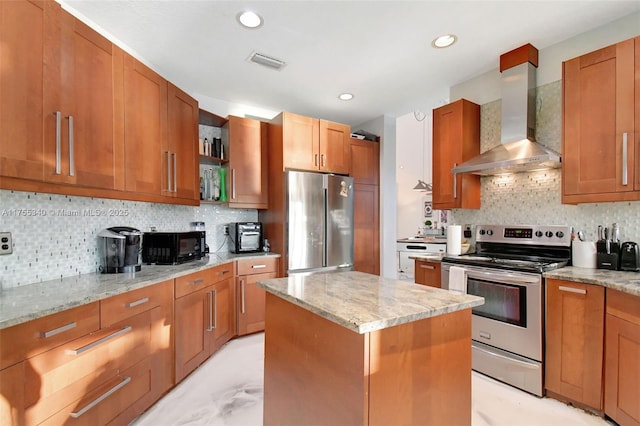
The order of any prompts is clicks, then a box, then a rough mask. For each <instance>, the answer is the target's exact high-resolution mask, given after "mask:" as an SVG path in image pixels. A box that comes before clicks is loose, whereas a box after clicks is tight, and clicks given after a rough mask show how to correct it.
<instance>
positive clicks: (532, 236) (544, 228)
mask: <svg viewBox="0 0 640 426" xmlns="http://www.w3.org/2000/svg"><path fill="white" fill-rule="evenodd" d="M476 241H477V242H485V243H507V244H535V245H545V246H566V247H568V246H570V245H571V227H570V226H566V225H479V226H478V227H477V228H476Z"/></svg>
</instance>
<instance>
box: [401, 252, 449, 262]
mask: <svg viewBox="0 0 640 426" xmlns="http://www.w3.org/2000/svg"><path fill="white" fill-rule="evenodd" d="M445 256H450V255H447V253H429V254H410V255H409V259H414V260H426V261H427V262H436V263H440V262H441V261H442V258H443V257H445Z"/></svg>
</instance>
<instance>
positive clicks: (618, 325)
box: [604, 289, 640, 426]
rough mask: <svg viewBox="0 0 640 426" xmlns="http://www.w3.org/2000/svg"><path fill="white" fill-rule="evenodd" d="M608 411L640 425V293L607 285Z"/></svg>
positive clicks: (624, 422) (623, 422)
mask: <svg viewBox="0 0 640 426" xmlns="http://www.w3.org/2000/svg"><path fill="white" fill-rule="evenodd" d="M605 335H606V342H605V354H606V358H605V387H604V411H605V413H606V414H607V415H608V416H609V417H611V418H612V419H613V420H615V421H616V422H617V423H618V424H620V425H625V426H626V425H635V426H638V425H640V388H639V387H638V383H640V363H639V362H638V360H640V297H637V296H632V295H630V294H623V293H620V292H618V291H615V290H611V289H607V318H606V334H605Z"/></svg>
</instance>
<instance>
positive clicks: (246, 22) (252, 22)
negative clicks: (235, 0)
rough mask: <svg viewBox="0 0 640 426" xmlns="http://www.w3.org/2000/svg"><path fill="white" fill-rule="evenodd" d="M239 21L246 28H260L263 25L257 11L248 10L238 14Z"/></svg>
mask: <svg viewBox="0 0 640 426" xmlns="http://www.w3.org/2000/svg"><path fill="white" fill-rule="evenodd" d="M238 21H239V22H240V23H241V24H242V26H244V27H246V28H258V27H261V26H262V18H261V17H260V15H258V14H257V13H255V12H251V11H246V12H240V13H239V14H238Z"/></svg>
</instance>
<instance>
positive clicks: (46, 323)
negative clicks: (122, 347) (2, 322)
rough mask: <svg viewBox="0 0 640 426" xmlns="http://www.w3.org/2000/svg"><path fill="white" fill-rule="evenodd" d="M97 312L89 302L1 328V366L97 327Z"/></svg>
mask: <svg viewBox="0 0 640 426" xmlns="http://www.w3.org/2000/svg"><path fill="white" fill-rule="evenodd" d="M99 313H100V306H99V303H98V302H95V303H89V304H88V305H83V306H80V307H77V308H73V309H69V310H66V311H63V312H60V313H57V314H53V315H49V316H46V317H43V318H38V319H36V320H33V321H29V322H26V323H24V324H19V325H16V326H14V327H9V328H5V329H3V330H0V369H3V368H5V367H7V366H9V365H12V364H15V363H17V362H20V361H22V360H23V359H25V358H29V357H32V356H35V355H37V354H40V353H42V352H45V351H47V350H49V349H51V348H55V347H57V346H60V345H62V344H64V343H67V342H70V341H71V340H73V339H77V338H78V337H80V336H84V335H85V334H88V333H91V332H93V331H96V330H98V329H99V328H100V314H99Z"/></svg>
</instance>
